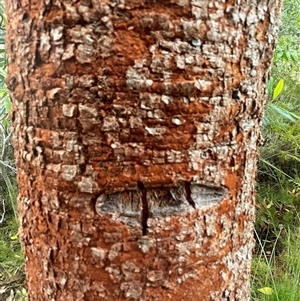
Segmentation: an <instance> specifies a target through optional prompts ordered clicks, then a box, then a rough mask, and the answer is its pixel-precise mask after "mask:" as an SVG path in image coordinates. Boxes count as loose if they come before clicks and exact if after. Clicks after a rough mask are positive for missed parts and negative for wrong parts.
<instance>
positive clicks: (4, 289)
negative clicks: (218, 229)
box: [0, 0, 300, 301]
mask: <svg viewBox="0 0 300 301" xmlns="http://www.w3.org/2000/svg"><path fill="white" fill-rule="evenodd" d="M4 36H5V17H4V10H3V2H2V0H0V300H3V301H12V300H16V301H17V300H18V301H20V300H27V297H26V291H25V290H24V279H25V276H24V269H23V263H24V257H23V253H22V247H21V245H20V243H19V240H18V218H17V215H18V214H17V210H16V194H17V185H16V179H15V166H14V160H13V149H12V145H11V139H10V136H11V128H10V123H9V115H8V113H9V110H10V100H9V97H8V94H7V89H6V86H5V82H4V79H5V75H6V66H7V60H6V57H5V42H4ZM268 98H269V102H268V104H267V106H266V108H265V115H264V119H263V136H264V138H265V140H264V144H263V146H261V148H260V158H259V170H258V184H257V191H258V192H257V218H256V224H255V240H256V247H255V250H254V254H253V264H252V288H251V289H252V294H251V300H252V301H298V300H299V301H300V283H299V279H300V256H299V250H300V223H299V221H300V218H299V209H300V0H285V1H284V7H283V12H282V26H281V30H280V36H279V41H278V45H277V48H276V52H275V55H274V63H273V66H272V72H271V77H270V80H269V83H268Z"/></svg>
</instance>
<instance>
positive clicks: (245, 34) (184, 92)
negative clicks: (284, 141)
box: [6, 0, 280, 301]
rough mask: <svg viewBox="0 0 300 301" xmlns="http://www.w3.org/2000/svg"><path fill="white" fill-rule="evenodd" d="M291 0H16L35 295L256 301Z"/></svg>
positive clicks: (13, 62)
mask: <svg viewBox="0 0 300 301" xmlns="http://www.w3.org/2000/svg"><path fill="white" fill-rule="evenodd" d="M279 6H280V3H279V1H266V0H263V1H260V0H251V1H226V2H224V1H208V0H206V1H205V0H202V1H201V0H198V1H197V0H176V1H175V0H174V1H172V0H168V1H167V0H164V1H146V0H144V1H143V0H127V1H123V0H116V1H114V0H106V1H104V0H102V1H100V0H82V1H71V0H70V1H67V0H65V1H62V0H55V1H48V0H44V1H42V0H40V1H34V0H28V1H19V0H9V1H6V11H7V16H8V28H7V31H8V34H7V50H8V56H9V76H8V79H7V83H8V87H9V89H10V93H11V97H12V100H13V112H12V120H13V124H14V134H15V135H14V145H15V156H16V162H17V167H18V182H19V191H20V194H19V198H18V202H19V208H20V217H21V237H22V240H23V242H24V245H25V253H26V272H27V279H28V290H29V296H30V300H32V301H37V300H41V301H46V300H47V301H49V300H55V301H60V300H64V301H68V300H70V301H71V300H72V301H73V300H87V301H90V300H107V301H115V300H120V301H121V300H145V301H148V300H149V301H150V300H153V301H154V300H172V301H179V300H184V301H194V300H203V301H205V300H235V301H237V300H241V301H245V300H248V299H249V267H250V258H251V249H252V222H253V218H254V205H253V203H254V181H255V172H256V158H257V150H256V146H257V142H258V141H259V139H260V132H259V126H260V123H261V116H262V108H263V102H264V93H265V91H264V90H265V83H266V79H267V71H268V68H269V66H270V61H271V58H272V54H273V47H274V41H275V36H276V31H277V25H276V24H275V20H277V19H278V14H279Z"/></svg>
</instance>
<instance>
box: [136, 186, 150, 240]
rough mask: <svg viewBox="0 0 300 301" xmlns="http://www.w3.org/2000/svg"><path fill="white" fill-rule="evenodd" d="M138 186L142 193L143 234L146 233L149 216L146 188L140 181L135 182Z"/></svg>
mask: <svg viewBox="0 0 300 301" xmlns="http://www.w3.org/2000/svg"><path fill="white" fill-rule="evenodd" d="M137 185H138V188H139V189H140V191H141V195H142V233H143V235H147V229H148V225H147V221H148V218H149V206H148V201H147V190H146V188H145V186H144V184H143V183H142V182H138V183H137Z"/></svg>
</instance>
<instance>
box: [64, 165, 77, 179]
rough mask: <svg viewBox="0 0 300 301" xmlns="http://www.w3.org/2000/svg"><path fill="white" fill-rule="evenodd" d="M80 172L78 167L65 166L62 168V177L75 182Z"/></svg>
mask: <svg viewBox="0 0 300 301" xmlns="http://www.w3.org/2000/svg"><path fill="white" fill-rule="evenodd" d="M78 171H79V168H78V166H77V165H63V166H62V168H61V177H62V178H63V179H64V180H66V181H73V180H74V179H75V177H76V175H77V173H78Z"/></svg>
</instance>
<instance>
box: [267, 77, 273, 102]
mask: <svg viewBox="0 0 300 301" xmlns="http://www.w3.org/2000/svg"><path fill="white" fill-rule="evenodd" d="M273 86H274V78H273V76H270V78H269V80H268V83H267V93H268V97H271V95H272V91H273Z"/></svg>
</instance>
